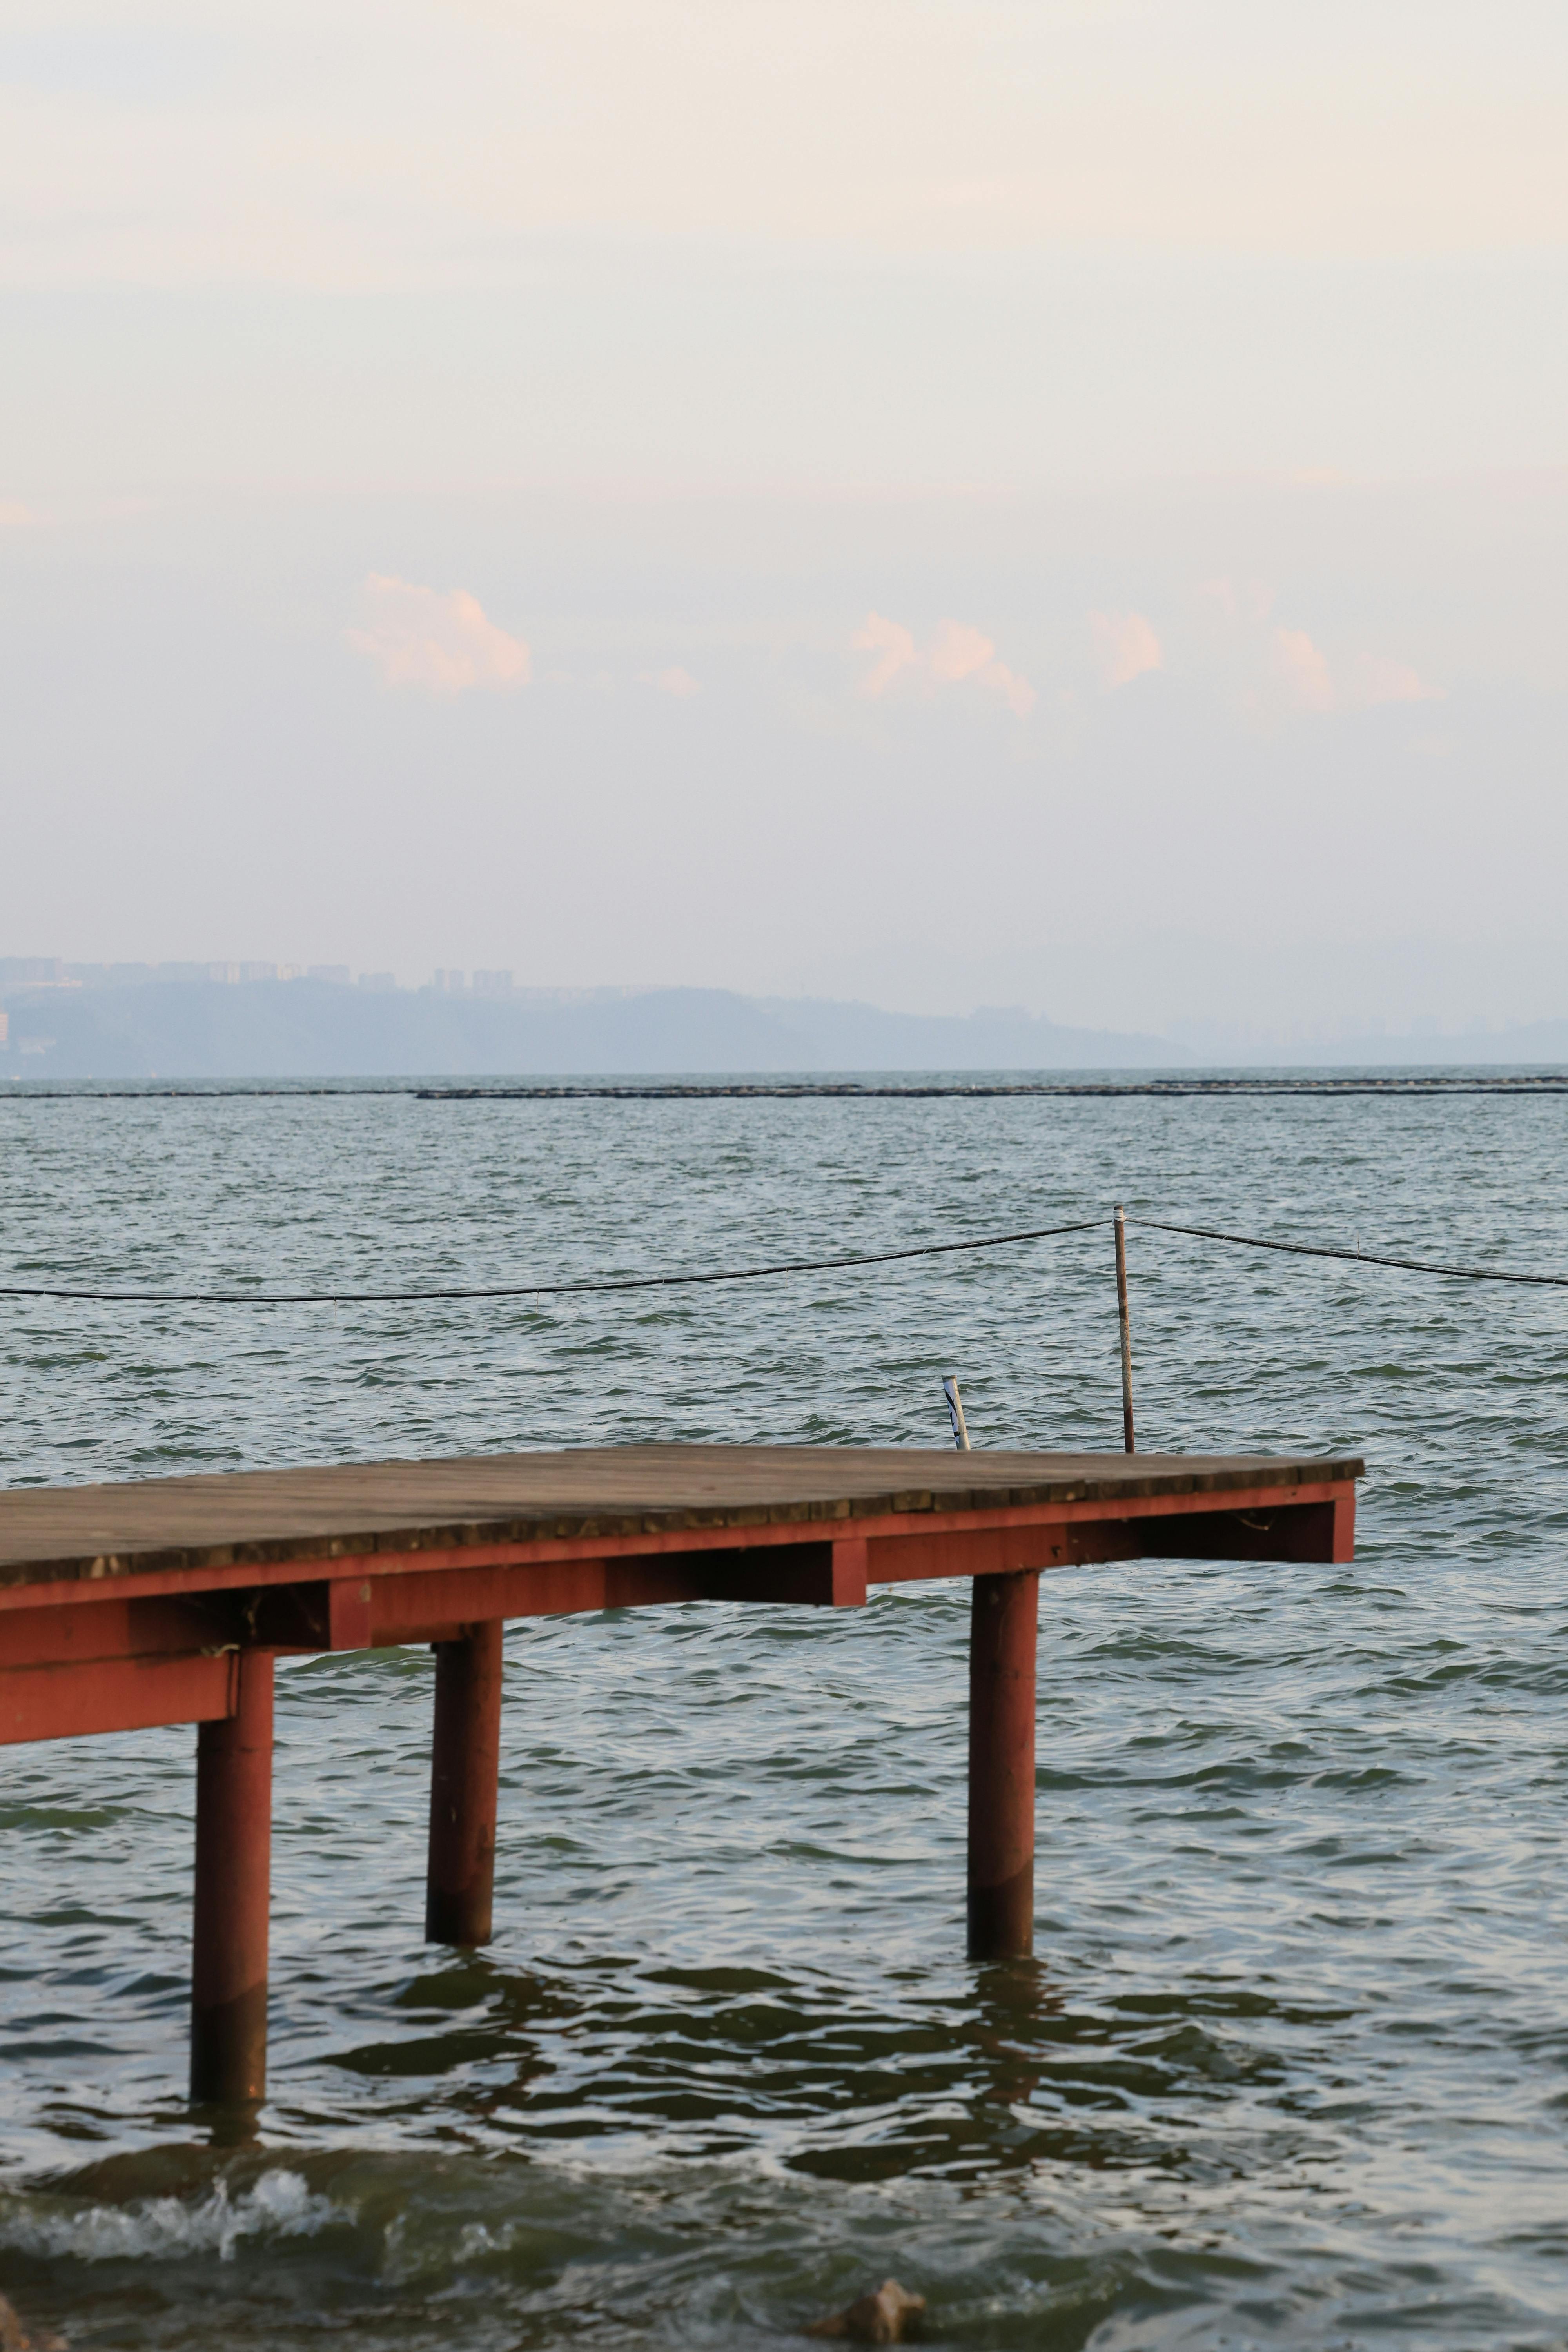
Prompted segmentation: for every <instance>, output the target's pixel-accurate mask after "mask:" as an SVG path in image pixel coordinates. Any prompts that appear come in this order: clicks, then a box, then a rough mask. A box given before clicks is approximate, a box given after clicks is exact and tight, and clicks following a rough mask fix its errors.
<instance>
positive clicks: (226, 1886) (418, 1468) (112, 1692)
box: [0, 1445, 1362, 2105]
mask: <svg viewBox="0 0 1568 2352" xmlns="http://www.w3.org/2000/svg"><path fill="white" fill-rule="evenodd" d="M1361 1470H1362V1465H1361V1464H1360V1462H1359V1461H1353V1460H1342V1459H1335V1460H1328V1461H1314V1460H1310V1459H1301V1458H1297V1457H1289V1458H1287V1459H1283V1460H1279V1459H1267V1460H1266V1459H1258V1458H1256V1457H1249V1456H1246V1455H1223V1454H1221V1455H1215V1454H1204V1455H1173V1454H1025V1453H1008V1454H990V1453H979V1454H972V1453H962V1454H961V1453H957V1452H949V1451H948V1450H947V1449H946V1448H945V1447H943V1448H942V1450H941V1451H940V1452H939V1451H930V1452H928V1451H925V1450H917V1449H914V1448H912V1447H895V1446H880V1447H848V1446H763V1445H626V1446H604V1447H598V1448H584V1449H581V1450H578V1451H573V1452H566V1453H555V1454H498V1455H494V1456H490V1457H488V1458H484V1459H480V1460H477V1461H456V1462H386V1463H372V1464H355V1465H347V1466H344V1467H342V1468H317V1469H304V1470H276V1471H242V1472H235V1473H229V1474H226V1475H220V1476H216V1477H198V1478H163V1479H154V1480H150V1481H147V1482H145V1483H139V1484H135V1485H128V1486H76V1487H69V1488H64V1489H46V1488H38V1487H23V1488H16V1489H13V1490H11V1491H9V1492H5V1493H0V1745H4V1744H5V1743H6V1742H13V1741H17V1740H29V1739H58V1738H79V1737H85V1736H89V1735H90V1734H92V1733H95V1732H106V1731H128V1730H133V1729H136V1728H139V1727H143V1726H148V1725H154V1724H170V1723H190V1724H195V1725H196V1726H197V1727H198V1728H197V1734H196V1852H195V1921H194V1933H193V1951H192V1971H191V2091H192V2095H193V2097H194V2098H195V2099H197V2100H200V2101H221V2102H226V2103H231V2104H237V2105H244V2104H254V2103H255V2102H256V2101H257V2100H258V2099H259V2098H261V2097H262V2095H263V2094H264V2092H265V2088H266V2069H267V1912H268V1865H269V1859H270V1847H271V1784H272V1684H273V1660H274V1658H275V1657H278V1656H289V1655H299V1656H305V1655H309V1654H312V1653H319V1652H324V1651H335V1652H342V1653H345V1654H346V1653H351V1652H354V1651H363V1650H371V1649H380V1648H389V1647H392V1646H395V1645H398V1644H416V1643H418V1644H429V1645H431V1646H433V1647H434V1649H435V1652H436V1714H435V1726H434V1733H433V1738H432V1743H431V1774H430V1839H429V1853H428V1870H427V1878H426V1935H427V1936H428V1937H431V1938H432V1939H433V1940H435V1941H437V1942H441V1943H449V1944H455V1945H458V1946H473V1945H478V1944H482V1943H484V1942H485V1941H486V1940H487V1939H488V1938H489V1935H490V1933H491V1929H492V1925H493V1921H492V1916H491V1914H492V1891H493V1878H494V1869H495V1845H496V1791H497V1781H498V1774H499V1764H500V1705H501V1675H500V1660H501V1627H502V1623H503V1622H504V1621H505V1620H506V1619H508V1618H514V1617H556V1616H566V1615H571V1614H573V1613H574V1612H577V1613H581V1612H593V1611H596V1610H605V1609H631V1608H651V1607H657V1606H660V1605H664V1604H668V1603H671V1602H676V1601H729V1602H731V1603H736V1604H740V1605H742V1606H767V1607H773V1608H780V1607H806V1608H823V1609H843V1610H858V1609H863V1608H864V1607H865V1604H866V1599H867V1594H868V1590H871V1589H874V1588H875V1587H877V1586H878V1585H889V1584H909V1583H915V1582H921V1581H927V1580H938V1579H944V1578H945V1579H949V1580H960V1581H963V1580H967V1581H968V1582H969V1583H970V1585H971V1588H972V1597H971V1602H970V1607H971V1643H970V1675H969V1696H970V1708H969V1773H970V1780H969V1874H968V1908H969V1943H970V1950H971V1952H972V1953H973V1957H974V1958H976V1959H977V1960H992V1959H1005V1958H1012V1957H1015V1956H1016V1955H1018V1954H1021V1953H1025V1952H1027V1951H1028V1949H1029V1948H1030V1945H1031V1942H1032V1940H1033V1935H1034V1852H1035V1651H1036V1643H1037V1625H1038V1621H1039V1615H1040V1611H1041V1607H1042V1603H1043V1601H1044V1600H1045V1598H1046V1596H1047V1595H1048V1592H1049V1581H1048V1578H1047V1583H1046V1585H1045V1587H1044V1588H1043V1589H1042V1586H1041V1581H1040V1580H1041V1576H1042V1573H1043V1572H1045V1571H1047V1570H1052V1569H1059V1568H1069V1567H1079V1568H1081V1567H1085V1566H1092V1565H1095V1564H1097V1563H1100V1562H1104V1561H1112V1560H1131V1559H1142V1560H1153V1561H1158V1560H1162V1559H1186V1560H1192V1559H1198V1560H1204V1559H1249V1560H1268V1561H1273V1562H1276V1563H1279V1564H1280V1565H1282V1566H1288V1565H1289V1563H1291V1562H1294V1561H1309V1560H1348V1559H1351V1558H1352V1549H1353V1545H1352V1535H1353V1528H1354V1519H1355V1481H1356V1479H1357V1478H1358V1477H1359V1476H1360V1475H1361ZM1048 1626H1049V1618H1048V1615H1047V1631H1048ZM870 1636H871V1628H870V1627H869V1626H868V1628H867V1638H870ZM796 1655H797V1658H798V1659H799V1660H800V1662H801V1665H802V1668H803V1670H804V1668H805V1666H806V1665H808V1664H809V1660H810V1656H811V1652H810V1649H809V1648H808V1647H802V1648H801V1649H800V1650H798V1651H797V1653H796ZM954 1697H955V1702H956V1698H957V1694H956V1693H955V1694H954Z"/></svg>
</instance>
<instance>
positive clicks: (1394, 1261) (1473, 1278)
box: [1127, 1216, 1568, 1290]
mask: <svg viewBox="0 0 1568 2352" xmlns="http://www.w3.org/2000/svg"><path fill="white" fill-rule="evenodd" d="M1127 1222H1128V1223H1129V1224H1130V1225H1148V1226H1151V1227H1152V1229H1153V1231H1154V1232H1155V1233H1159V1234H1188V1235H1190V1236H1191V1237H1192V1238H1193V1239H1194V1240H1195V1241H1203V1242H1228V1243H1230V1244H1231V1245H1232V1246H1233V1247H1234V1248H1236V1249H1255V1250H1282V1251H1283V1252H1284V1253H1285V1254H1286V1255H1288V1256H1289V1257H1333V1258H1342V1259H1345V1260H1347V1261H1348V1262H1349V1263H1350V1264H1351V1265H1392V1266H1397V1267H1399V1268H1400V1269H1401V1270H1402V1271H1403V1272H1404V1273H1405V1274H1441V1275H1447V1276H1449V1277H1450V1278H1451V1279H1452V1280H1454V1281H1456V1282H1527V1283H1533V1284H1537V1285H1539V1286H1542V1287H1544V1288H1547V1289H1552V1290H1568V1274H1524V1273H1521V1272H1519V1271H1518V1270H1516V1269H1514V1268H1512V1267H1509V1266H1499V1265H1441V1264H1439V1263H1438V1262H1437V1261H1436V1259H1433V1258H1425V1257H1387V1256H1384V1254H1383V1253H1382V1252H1381V1251H1380V1250H1363V1249H1337V1248H1334V1247H1332V1246H1331V1244H1328V1243H1327V1242H1280V1241H1268V1240H1265V1239H1264V1238H1263V1237H1262V1236H1261V1235H1260V1234H1227V1233H1222V1232H1221V1231H1220V1230H1219V1228H1218V1227H1217V1226H1215V1225H1177V1224H1173V1223H1170V1221H1169V1220H1168V1219H1166V1218H1164V1217H1137V1216H1129V1218H1128V1220H1127Z"/></svg>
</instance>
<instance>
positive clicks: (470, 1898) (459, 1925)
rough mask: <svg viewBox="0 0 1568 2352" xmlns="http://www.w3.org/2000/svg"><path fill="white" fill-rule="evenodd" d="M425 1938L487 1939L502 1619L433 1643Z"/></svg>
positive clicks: (497, 1773) (441, 1940) (474, 1941)
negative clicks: (454, 1638) (458, 1637)
mask: <svg viewBox="0 0 1568 2352" xmlns="http://www.w3.org/2000/svg"><path fill="white" fill-rule="evenodd" d="M433 1647H434V1649H435V1652H436V1726H435V1732H434V1736H433V1738H432V1740H431V1746H430V1853H429V1863H428V1866H427V1869H426V1881H425V1940H426V1943H430V1944H460V1945H472V1944H488V1943H489V1940H490V1934H491V1908H492V1901H493V1895H494V1888H495V1864H496V1809H497V1801H498V1789H499V1782H500V1683H501V1624H500V1619H499V1618H496V1619H493V1620H491V1622H489V1623H488V1624H483V1625H471V1626H469V1627H468V1630H467V1632H466V1633H464V1635H463V1637H462V1639H461V1640H459V1641H456V1642H437V1643H434V1644H433Z"/></svg>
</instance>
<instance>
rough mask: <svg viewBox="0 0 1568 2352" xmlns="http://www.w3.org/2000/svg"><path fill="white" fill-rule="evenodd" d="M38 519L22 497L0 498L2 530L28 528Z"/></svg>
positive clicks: (0, 527)
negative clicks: (25, 504) (24, 503)
mask: <svg viewBox="0 0 1568 2352" xmlns="http://www.w3.org/2000/svg"><path fill="white" fill-rule="evenodd" d="M37 520H38V517H37V515H36V514H35V513H34V512H33V509H32V508H31V507H25V506H24V505H23V504H22V501H21V499H0V530H28V529H29V528H30V527H31V525H32V524H34V523H36V522H37Z"/></svg>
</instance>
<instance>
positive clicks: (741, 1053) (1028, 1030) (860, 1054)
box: [0, 980, 1193, 1079]
mask: <svg viewBox="0 0 1568 2352" xmlns="http://www.w3.org/2000/svg"><path fill="white" fill-rule="evenodd" d="M0 1001H3V1002H4V1003H5V1006H6V1008H7V1009H8V1011H9V1013H10V1040H9V1045H8V1047H7V1049H6V1050H5V1052H4V1053H0V1072H3V1073H4V1074H5V1076H7V1077H16V1078H29V1079H38V1078H87V1077H92V1078H146V1077H154V1076H155V1077H162V1078H258V1077H279V1078H331V1077H363V1078H370V1077H406V1076H422V1077H503V1076H504V1077H522V1076H540V1077H545V1076H549V1077H563V1076H650V1075H653V1074H655V1073H662V1074H676V1073H681V1074H685V1073H691V1074H696V1073H707V1074H710V1075H712V1074H715V1073H718V1072H721V1071H722V1072H737V1071H758V1072H764V1071H766V1072H779V1071H785V1070H792V1071H802V1072H805V1071H816V1072H821V1071H828V1070H994V1069H1025V1070H1071V1069H1163V1068H1171V1067H1176V1066H1184V1065H1188V1064H1190V1063H1191V1062H1192V1059H1193V1056H1192V1055H1191V1054H1190V1053H1188V1052H1186V1051H1185V1050H1184V1048H1183V1047H1181V1046H1179V1045H1173V1044H1171V1043H1170V1041H1169V1040H1168V1039H1165V1038H1162V1037H1146V1036H1137V1035H1127V1034H1121V1033H1120V1032H1118V1031H1113V1030H1107V1029H1073V1028H1065V1027H1061V1026H1059V1025H1058V1024H1056V1023H1055V1022H1051V1021H1046V1020H1041V1019H1038V1018H1037V1017H1036V1016H1035V1015H1034V1014H1031V1013H1026V1012H1024V1011H1023V1010H1022V1009H1020V1008H1007V1009H996V1010H991V1009H988V1010H985V1011H983V1012H978V1013H969V1014H967V1015H964V1016H962V1017H959V1016H942V1015H932V1014H924V1013H885V1012H883V1011H881V1010H880V1009H879V1007H877V1006H875V1005H870V1004H855V1003H835V1002H832V1001H830V1000H826V999H816V998H809V997H801V998H795V997H788V998H784V997H772V998H758V997H747V996H741V995H738V994H736V993H734V992H732V991H731V990H728V989H719V988H660V989H649V990H647V991H646V992H643V993H640V994H637V995H620V994H614V995H610V994H607V993H606V994H605V995H600V994H599V993H598V992H594V993H593V994H591V995H589V994H587V993H586V992H584V994H582V995H578V994H572V995H564V994H563V998H562V999H560V1000H556V1001H550V1000H548V999H546V1000H545V1001H541V995H540V993H539V992H530V993H529V994H527V995H521V994H520V995H518V996H513V997H468V996H458V995H454V994H449V993H445V992H440V991H437V990H435V989H419V990H403V989H397V990H394V989H386V990H378V989H358V988H345V987H342V986H339V985H337V984H335V983H333V982H322V981H310V980H289V981H255V982H244V983H242V984H240V985H237V986H236V985H231V984H226V983H224V982H191V981H181V982H142V983H140V984H137V985H133V986H125V987H103V988H82V989H70V990H52V989H51V990H41V989H29V988H26V987H22V988H11V989H7V990H5V992H3V1000H0Z"/></svg>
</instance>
